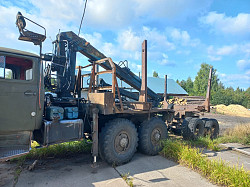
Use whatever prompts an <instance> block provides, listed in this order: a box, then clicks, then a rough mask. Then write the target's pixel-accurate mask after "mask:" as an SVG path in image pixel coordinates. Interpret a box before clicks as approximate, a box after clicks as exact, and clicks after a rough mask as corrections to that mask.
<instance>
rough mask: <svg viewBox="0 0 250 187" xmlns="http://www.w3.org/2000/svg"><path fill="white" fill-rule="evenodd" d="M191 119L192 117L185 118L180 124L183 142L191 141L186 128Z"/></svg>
mask: <svg viewBox="0 0 250 187" xmlns="http://www.w3.org/2000/svg"><path fill="white" fill-rule="evenodd" d="M191 119H192V117H186V118H185V119H184V120H183V122H182V124H181V135H182V137H183V139H184V140H189V139H191V137H190V135H191V131H190V129H189V128H188V124H189V122H190V120H191Z"/></svg>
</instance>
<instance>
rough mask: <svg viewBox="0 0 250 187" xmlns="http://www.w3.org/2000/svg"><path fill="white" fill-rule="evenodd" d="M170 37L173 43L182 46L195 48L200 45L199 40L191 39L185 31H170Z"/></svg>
mask: <svg viewBox="0 0 250 187" xmlns="http://www.w3.org/2000/svg"><path fill="white" fill-rule="evenodd" d="M170 37H171V38H172V39H173V40H174V41H175V42H180V43H181V45H183V46H192V47H195V46H197V45H198V44H199V43H200V40H199V39H197V38H196V39H191V37H190V35H189V34H188V32H187V31H181V30H180V29H176V28H174V29H170Z"/></svg>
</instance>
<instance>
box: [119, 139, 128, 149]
mask: <svg viewBox="0 0 250 187" xmlns="http://www.w3.org/2000/svg"><path fill="white" fill-rule="evenodd" d="M127 145H128V139H127V138H122V139H121V140H120V146H121V147H127Z"/></svg>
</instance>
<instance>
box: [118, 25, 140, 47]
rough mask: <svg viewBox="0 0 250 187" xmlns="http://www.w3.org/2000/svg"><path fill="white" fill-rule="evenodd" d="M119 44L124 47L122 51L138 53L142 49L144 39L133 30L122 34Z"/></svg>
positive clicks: (119, 37) (119, 36)
mask: <svg viewBox="0 0 250 187" xmlns="http://www.w3.org/2000/svg"><path fill="white" fill-rule="evenodd" d="M117 40H118V42H119V44H120V45H121V46H122V49H124V50H128V51H136V50H139V49H140V43H141V42H142V39H141V38H140V37H139V36H138V35H137V34H136V33H135V32H133V31H132V29H131V28H129V29H128V30H125V31H123V32H121V33H120V34H119V35H118V39H117Z"/></svg>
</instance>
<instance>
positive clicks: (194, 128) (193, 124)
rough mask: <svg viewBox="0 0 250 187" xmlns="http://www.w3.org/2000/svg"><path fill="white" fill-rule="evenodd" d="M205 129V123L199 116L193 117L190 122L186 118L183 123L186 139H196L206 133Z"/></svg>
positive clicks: (183, 134)
mask: <svg viewBox="0 0 250 187" xmlns="http://www.w3.org/2000/svg"><path fill="white" fill-rule="evenodd" d="M204 129H205V125H204V123H203V121H202V120H201V119H199V118H192V119H190V121H189V122H188V121H187V120H184V121H183V124H182V131H183V133H182V136H183V138H184V139H185V140H194V139H197V138H198V137H200V136H203V135H204Z"/></svg>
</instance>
